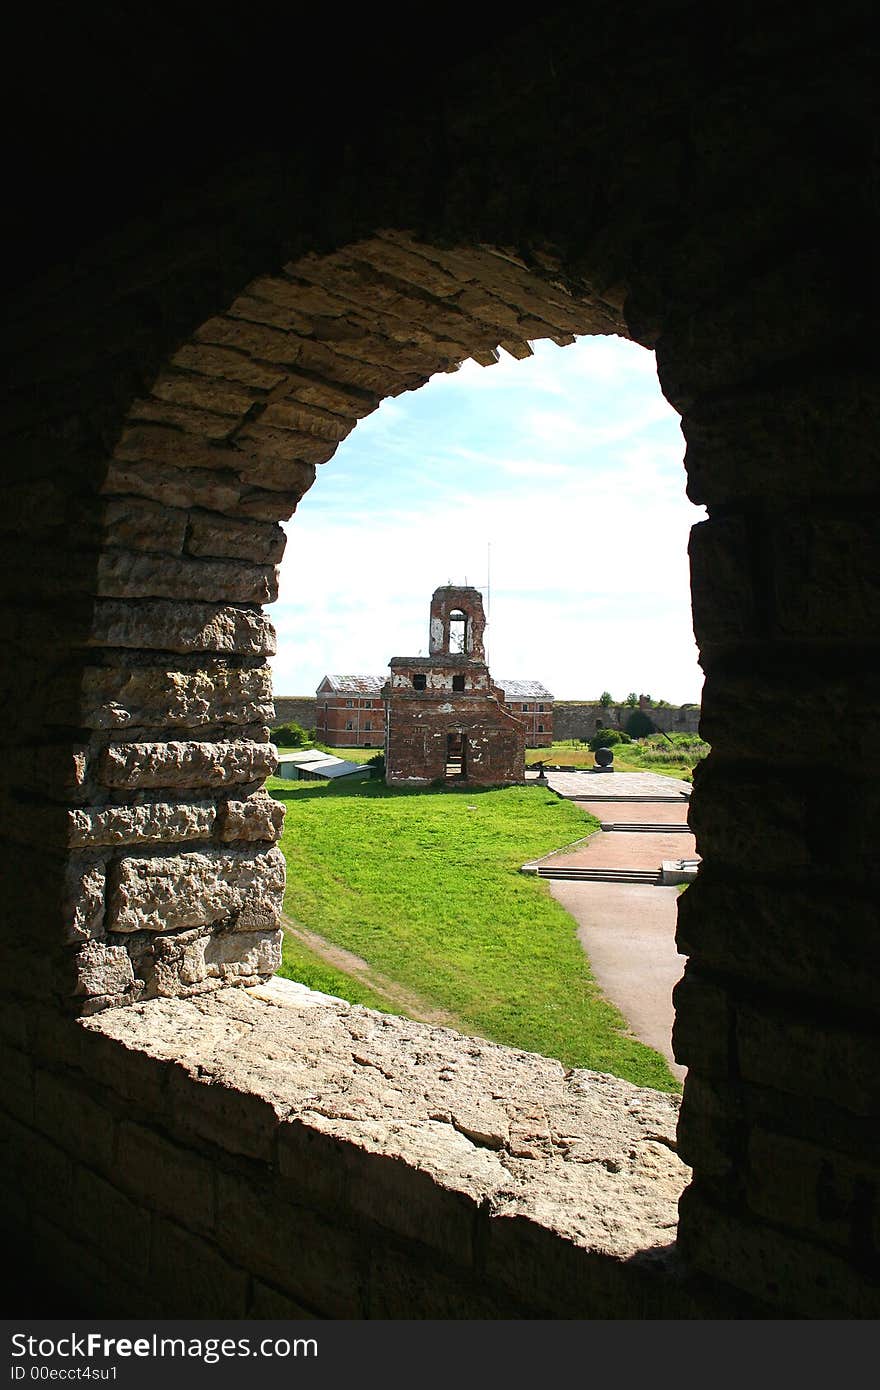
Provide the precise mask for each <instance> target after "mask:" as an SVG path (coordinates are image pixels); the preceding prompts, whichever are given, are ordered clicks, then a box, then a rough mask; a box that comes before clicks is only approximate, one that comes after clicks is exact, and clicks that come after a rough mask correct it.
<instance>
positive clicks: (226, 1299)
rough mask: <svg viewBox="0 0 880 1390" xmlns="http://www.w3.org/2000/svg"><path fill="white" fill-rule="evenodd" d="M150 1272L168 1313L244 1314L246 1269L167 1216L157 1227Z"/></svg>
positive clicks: (212, 1315) (220, 1315)
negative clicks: (183, 1309) (231, 1261)
mask: <svg viewBox="0 0 880 1390" xmlns="http://www.w3.org/2000/svg"><path fill="white" fill-rule="evenodd" d="M188 1224H189V1222H187V1225H188ZM150 1274H151V1277H152V1280H153V1281H154V1284H153V1286H154V1288H155V1289H156V1290H157V1291H158V1299H159V1306H160V1307H162V1308H163V1309H164V1312H165V1316H166V1317H169V1318H174V1317H178V1316H179V1315H180V1310H181V1308H186V1309H187V1313H188V1315H189V1316H190V1317H195V1318H236V1319H238V1318H243V1317H244V1314H245V1310H246V1308H247V1297H248V1290H249V1287H250V1276H249V1274H248V1272H247V1270H246V1269H242V1268H241V1266H240V1265H234V1264H230V1263H229V1262H228V1261H227V1260H224V1259H223V1257H222V1256H221V1255H220V1254H218V1252H217V1247H216V1245H213V1244H209V1243H208V1242H207V1241H205V1240H202V1239H201V1238H200V1237H199V1236H197V1235H194V1234H193V1233H192V1231H190V1230H187V1229H186V1228H185V1227H184V1226H179V1225H177V1223H176V1222H174V1221H168V1220H166V1219H165V1218H164V1217H159V1218H157V1219H156V1220H155V1222H154V1226H153V1239H152V1242H151V1246H150Z"/></svg>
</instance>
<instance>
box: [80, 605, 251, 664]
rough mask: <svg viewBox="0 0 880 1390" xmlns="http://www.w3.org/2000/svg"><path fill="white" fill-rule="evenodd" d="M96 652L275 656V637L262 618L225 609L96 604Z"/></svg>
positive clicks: (91, 641) (92, 639)
mask: <svg viewBox="0 0 880 1390" xmlns="http://www.w3.org/2000/svg"><path fill="white" fill-rule="evenodd" d="M88 644H89V646H92V647H146V648H148V649H151V650H158V651H166V652H236V653H237V654H239V655H242V656H273V655H274V653H275V632H274V629H273V627H272V624H271V623H270V622H269V619H268V618H266V617H264V616H263V614H262V613H253V612H250V611H249V610H248V609H246V608H235V607H233V606H232V605H230V604H220V603H175V602H173V601H172V600H168V599H150V600H144V601H141V602H139V603H126V602H125V601H124V600H121V599H112V598H99V599H97V600H96V601H95V607H94V619H93V626H92V635H91V637H90V638H89V639H88Z"/></svg>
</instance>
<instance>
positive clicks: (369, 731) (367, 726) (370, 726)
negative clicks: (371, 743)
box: [345, 719, 373, 734]
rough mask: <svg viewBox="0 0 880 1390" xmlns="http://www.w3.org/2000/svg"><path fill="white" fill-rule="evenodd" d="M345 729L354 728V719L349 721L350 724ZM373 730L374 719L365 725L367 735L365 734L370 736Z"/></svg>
mask: <svg viewBox="0 0 880 1390" xmlns="http://www.w3.org/2000/svg"><path fill="white" fill-rule="evenodd" d="M345 727H346V729H353V728H354V720H353V719H349V721H348V723H347V724H346V726H345ZM372 729H373V721H372V719H368V720H367V721H366V722H365V724H364V733H365V734H369V733H371V732H372Z"/></svg>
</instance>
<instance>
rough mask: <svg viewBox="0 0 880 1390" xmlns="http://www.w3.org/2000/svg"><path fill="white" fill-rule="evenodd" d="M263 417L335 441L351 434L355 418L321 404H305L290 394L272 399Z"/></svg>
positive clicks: (299, 431) (269, 421) (275, 423)
mask: <svg viewBox="0 0 880 1390" xmlns="http://www.w3.org/2000/svg"><path fill="white" fill-rule="evenodd" d="M349 409H351V407H349ZM263 418H264V420H265V421H266V423H267V424H269V425H272V424H274V425H279V426H281V427H282V428H283V429H288V430H296V431H297V433H299V434H314V435H317V437H318V438H319V439H332V440H335V441H336V442H337V443H339V442H340V441H341V440H343V439H346V438H347V437H348V435H349V434H351V431H352V429H353V427H354V420H355V417H354V415H353V414H352V417H351V419H348V418H346V417H345V416H344V415H337V414H334V412H333V411H332V410H327V409H324V408H323V407H322V406H315V405H307V404H306V403H305V402H304V401H303V400H301V399H299V398H297V399H293V398H291V397H290V396H285V397H283V398H282V399H280V400H277V401H273V402H272V404H271V406H269V407H268V409H267V410H266V412H265V415H264V416H263Z"/></svg>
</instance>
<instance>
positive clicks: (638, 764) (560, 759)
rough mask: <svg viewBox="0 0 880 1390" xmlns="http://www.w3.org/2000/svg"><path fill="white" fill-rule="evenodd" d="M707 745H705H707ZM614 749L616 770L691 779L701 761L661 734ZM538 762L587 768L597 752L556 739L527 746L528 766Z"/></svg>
mask: <svg viewBox="0 0 880 1390" xmlns="http://www.w3.org/2000/svg"><path fill="white" fill-rule="evenodd" d="M706 746H707V745H705V744H704V745H703V747H704V748H705V747H706ZM611 751H612V752H613V754H614V770H615V772H659V773H662V774H663V776H665V777H678V778H680V779H683V780H684V781H690V779H691V773H692V771H693V766H694V763H695V762H696V761H697V757H696V754H695V753H694V752H692V751H691V750H685V749H681V750H678V749H674V748H671V747H670V746H669V745H668V744H666V743H665V740H663V739H662V738H658V736H657V735H653V736H652V737H651V738H650V739H642V740H640V741H638V742H634V743H616V744H615V745H614V747H613V748H612V750H611ZM538 762H544V763H562V764H564V765H565V766H567V767H577V768H581V767H583V768H587V767H595V766H596V755H595V754H594V753H593V752H591V750H590V749H589V748H588V747H587V746H586V744H582V745H580V746H578V747H575V748H573V747H572V746H571V744H570V743H552V744H551V745H550V747H549V748H527V749H526V767H532V766H533V764H535V763H538Z"/></svg>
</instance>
